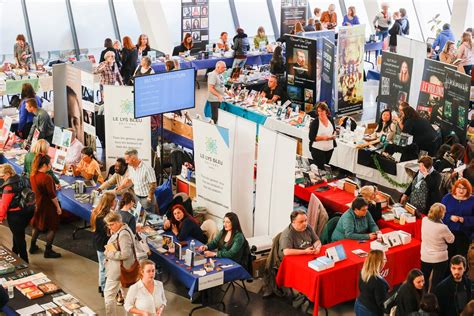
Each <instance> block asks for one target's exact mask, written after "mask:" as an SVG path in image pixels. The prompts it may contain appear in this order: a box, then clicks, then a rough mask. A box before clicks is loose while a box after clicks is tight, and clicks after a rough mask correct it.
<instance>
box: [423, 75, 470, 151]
mask: <svg viewBox="0 0 474 316" xmlns="http://www.w3.org/2000/svg"><path fill="white" fill-rule="evenodd" d="M470 84H471V78H470V77H469V76H468V75H465V74H462V73H460V72H457V71H455V70H452V69H446V79H445V82H444V86H445V90H444V105H443V106H442V107H439V108H438V110H437V111H433V112H432V113H431V120H432V122H433V123H434V124H436V125H438V126H439V127H441V131H442V133H443V136H446V135H449V134H451V133H453V132H454V133H456V135H457V136H458V137H459V139H460V140H461V143H464V141H465V138H466V129H467V127H468V125H469V118H468V112H469V92H470Z"/></svg>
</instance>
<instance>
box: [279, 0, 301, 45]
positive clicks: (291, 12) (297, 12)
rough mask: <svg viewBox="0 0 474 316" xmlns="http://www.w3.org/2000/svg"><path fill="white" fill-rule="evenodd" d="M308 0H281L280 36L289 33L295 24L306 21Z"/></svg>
mask: <svg viewBox="0 0 474 316" xmlns="http://www.w3.org/2000/svg"><path fill="white" fill-rule="evenodd" d="M307 10H308V0H281V20H280V36H283V35H284V34H290V32H291V30H293V29H294V28H295V24H296V23H297V22H300V23H301V24H302V25H304V24H305V23H306V18H307Z"/></svg>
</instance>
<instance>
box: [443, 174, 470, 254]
mask: <svg viewBox="0 0 474 316" xmlns="http://www.w3.org/2000/svg"><path fill="white" fill-rule="evenodd" d="M441 203H443V204H444V205H445V206H446V214H445V215H444V218H443V223H446V225H448V227H449V230H451V232H452V233H453V234H454V237H455V239H454V243H453V244H450V245H449V246H448V253H449V258H452V257H453V256H454V255H461V256H464V257H465V258H466V256H467V251H468V249H469V244H470V243H471V241H472V238H473V235H474V233H473V231H474V230H473V227H474V196H472V186H471V184H470V183H469V181H468V180H466V179H464V178H461V179H458V180H457V181H456V182H455V183H454V185H453V188H452V191H451V193H448V194H446V195H445V196H444V197H443V199H442V200H441Z"/></svg>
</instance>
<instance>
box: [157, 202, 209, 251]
mask: <svg viewBox="0 0 474 316" xmlns="http://www.w3.org/2000/svg"><path fill="white" fill-rule="evenodd" d="M163 228H164V229H165V230H168V231H172V232H173V234H175V235H176V237H178V240H185V239H187V238H188V237H190V238H193V239H197V240H199V241H200V242H202V243H206V242H207V238H206V236H204V233H203V232H202V230H201V228H200V227H199V225H198V223H197V222H196V220H195V219H194V218H193V217H192V216H191V215H189V213H188V212H186V210H185V209H184V207H183V206H181V205H179V204H177V205H174V206H173V208H172V209H171V217H170V219H169V220H167V221H166V222H165V223H164V224H163Z"/></svg>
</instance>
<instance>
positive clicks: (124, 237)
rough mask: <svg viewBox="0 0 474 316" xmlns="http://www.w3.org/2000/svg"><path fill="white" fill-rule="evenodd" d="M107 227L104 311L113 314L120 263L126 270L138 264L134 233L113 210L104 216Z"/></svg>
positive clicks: (110, 315) (119, 285)
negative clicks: (108, 232) (108, 231)
mask: <svg viewBox="0 0 474 316" xmlns="http://www.w3.org/2000/svg"><path fill="white" fill-rule="evenodd" d="M104 222H105V224H106V225H107V228H108V229H109V230H110V233H111V234H112V235H111V236H110V238H109V241H108V242H107V245H106V246H105V251H104V255H105V259H106V260H105V276H106V280H105V289H104V300H105V313H106V315H107V316H115V315H117V313H116V310H115V309H116V308H115V306H116V302H115V298H116V297H117V294H118V293H119V291H120V289H122V291H125V289H123V288H122V286H121V283H120V273H121V272H120V265H121V264H122V265H123V267H124V268H125V269H127V270H129V269H132V268H133V267H132V266H135V265H136V264H138V262H137V261H136V252H135V247H134V238H135V237H134V235H133V232H132V231H131V230H130V228H129V227H128V226H127V224H124V223H122V217H121V216H120V214H118V213H115V212H109V214H107V215H106V216H105V218H104Z"/></svg>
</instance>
